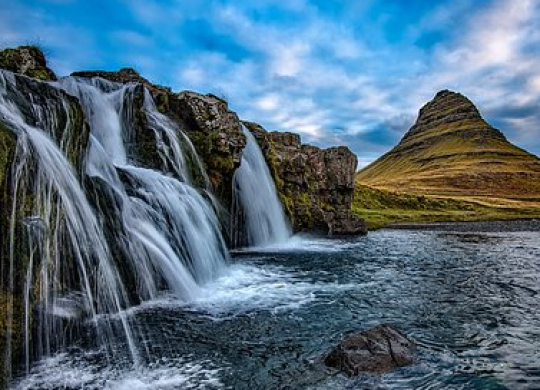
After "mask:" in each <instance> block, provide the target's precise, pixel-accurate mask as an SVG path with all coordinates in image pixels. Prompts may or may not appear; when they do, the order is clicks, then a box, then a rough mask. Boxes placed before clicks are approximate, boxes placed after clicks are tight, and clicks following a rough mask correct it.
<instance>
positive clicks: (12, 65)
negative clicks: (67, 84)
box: [0, 46, 56, 81]
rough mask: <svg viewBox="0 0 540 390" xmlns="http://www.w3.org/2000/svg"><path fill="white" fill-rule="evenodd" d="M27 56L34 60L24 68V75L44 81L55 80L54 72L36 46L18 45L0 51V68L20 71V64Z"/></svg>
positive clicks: (26, 59) (27, 58)
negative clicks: (32, 64)
mask: <svg viewBox="0 0 540 390" xmlns="http://www.w3.org/2000/svg"><path fill="white" fill-rule="evenodd" d="M29 58H30V59H32V60H33V61H35V64H34V65H35V66H32V67H29V68H28V69H25V70H24V74H25V75H26V76H28V77H33V78H36V79H39V80H44V81H49V80H56V76H55V74H54V73H53V72H52V71H51V70H50V69H49V68H47V66H46V60H45V56H44V55H43V52H42V51H41V49H40V48H39V47H37V46H20V47H17V48H15V49H4V50H2V51H0V68H3V69H6V70H9V71H11V72H15V73H17V72H20V71H22V69H21V66H22V64H24V63H25V62H27V61H28V60H29Z"/></svg>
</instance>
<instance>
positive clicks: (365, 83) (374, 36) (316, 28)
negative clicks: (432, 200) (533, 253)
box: [0, 0, 540, 161]
mask: <svg viewBox="0 0 540 390" xmlns="http://www.w3.org/2000/svg"><path fill="white" fill-rule="evenodd" d="M53 1H54V0H53ZM60 1H62V0H60ZM4 3H5V4H4ZM4 3H3V6H2V9H0V36H1V37H2V38H1V41H0V44H3V45H5V46H7V45H15V44H21V43H25V41H26V40H32V38H33V37H36V36H39V37H42V39H43V41H45V43H46V46H47V47H50V51H51V56H50V58H51V64H52V66H53V67H54V68H55V70H56V71H58V73H60V74H65V73H68V72H71V71H73V70H76V69H84V68H95V67H101V68H107V69H115V68H118V67H120V66H132V67H135V68H137V69H139V70H140V71H141V72H142V73H143V74H144V75H145V76H146V77H148V78H149V79H151V80H153V81H154V82H156V83H160V84H164V85H170V86H172V87H173V89H175V90H182V89H192V90H196V91H199V92H202V93H209V92H212V93H215V94H217V95H220V96H224V97H226V98H227V99H228V100H229V103H230V107H231V108H232V109H234V110H236V111H237V112H238V113H239V115H240V116H241V117H242V118H243V119H246V120H252V121H257V122H260V123H261V124H262V125H263V126H265V127H266V128H267V129H269V130H281V131H294V132H299V133H301V134H302V135H303V139H304V140H305V141H306V142H310V143H315V144H317V145H321V146H330V145H331V144H333V143H336V144H346V145H349V146H350V147H351V148H352V149H353V151H355V152H356V153H357V154H358V155H359V156H360V160H361V161H366V160H372V159H374V158H375V156H377V155H380V154H382V153H384V152H385V151H386V150H388V149H390V148H391V147H392V146H393V145H394V144H395V143H396V142H397V141H398V140H399V139H400V137H401V136H402V135H403V133H404V132H405V131H406V129H407V128H408V126H410V124H412V122H413V121H414V118H415V117H416V115H417V112H418V109H419V108H420V107H421V106H422V105H423V104H425V103H426V102H427V101H428V100H430V99H431V98H432V97H433V96H434V95H435V93H436V92H437V91H438V90H440V89H444V88H450V89H454V90H457V91H460V92H462V93H464V94H466V95H467V96H469V97H470V98H471V99H472V100H473V101H474V102H475V103H477V104H478V106H479V108H480V109H481V111H482V112H483V114H484V116H485V117H486V119H488V120H489V121H492V122H493V123H494V124H495V125H496V126H498V127H500V128H501V130H503V131H505V133H507V135H508V137H509V138H510V140H512V141H515V142H517V143H518V144H519V145H520V146H524V147H526V148H528V149H531V150H532V151H534V152H536V153H538V152H540V113H539V112H538V110H537V107H540V66H539V64H540V50H539V49H538V48H539V47H540V30H538V28H537V27H536V26H537V25H538V23H539V22H540V20H539V19H540V10H539V8H540V4H538V2H536V1H535V0H478V1H475V2H471V1H467V0H454V1H449V0H443V1H440V2H437V3H436V4H432V3H429V2H425V1H420V0H412V1H410V2H406V3H405V2H402V1H399V0H383V1H375V0H364V1H358V2H352V1H345V0H337V1H334V2H328V1H320V0H291V1H287V2H284V1H278V0H261V1H258V2H250V1H241V0H239V1H235V2H232V1H228V0H193V1H184V0H144V1H143V0H129V1H128V0H122V1H121V2H113V3H107V6H99V4H98V3H97V2H96V3H88V2H79V1H72V2H67V3H65V4H52V3H47V2H41V3H40V4H39V5H36V4H35V2H32V1H31V0H17V1H15V0H6V1H5V2H4ZM98 7H99V8H100V9H99V10H98V9H97V8H98ZM98 11H99V12H98ZM86 16H88V17H86ZM98 16H99V17H98ZM104 20H112V21H114V23H104ZM67 37H69V38H67ZM537 140H539V141H537ZM366 156H367V157H366Z"/></svg>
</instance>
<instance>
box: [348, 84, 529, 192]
mask: <svg viewBox="0 0 540 390" xmlns="http://www.w3.org/2000/svg"><path fill="white" fill-rule="evenodd" d="M539 179H540V160H539V159H538V158H537V157H536V156H534V155H532V154H530V153H527V152H526V151H524V150H522V149H520V148H518V147H516V146H515V145H513V144H511V143H510V142H509V141H508V140H507V139H506V137H505V136H504V135H503V133H501V132H500V131H499V130H497V129H495V128H493V127H492V126H491V125H490V124H489V123H487V122H486V121H485V120H484V119H483V118H482V116H481V114H480V112H479V111H478V109H477V108H476V106H475V105H474V104H473V103H472V102H471V101H470V100H469V99H468V98H466V97H465V96H463V95H461V94H459V93H455V92H452V91H448V90H444V91H441V92H439V93H437V95H436V96H435V97H434V99H433V100H432V101H430V102H428V103H427V104H426V105H425V106H424V107H422V109H421V110H420V112H419V115H418V119H417V121H416V123H415V124H414V125H413V126H412V127H411V129H410V130H409V131H408V132H407V133H406V134H405V135H404V137H403V138H402V140H401V141H400V142H399V144H398V145H397V146H396V147H394V148H393V149H392V150H391V151H389V152H388V153H386V154H385V155H383V156H382V157H381V158H379V159H378V160H377V161H375V162H374V163H372V164H371V165H369V166H368V167H366V168H364V169H363V170H361V171H360V172H359V173H358V175H357V181H358V183H360V184H366V185H370V186H373V187H379V188H384V189H389V190H397V191H402V192H411V193H421V194H433V195H463V196H486V197H493V196H495V197H505V196H513V197H516V196H524V197H527V196H528V197H530V196H538V195H540V184H539V183H540V180H539Z"/></svg>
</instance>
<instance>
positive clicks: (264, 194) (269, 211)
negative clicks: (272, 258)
mask: <svg viewBox="0 0 540 390" xmlns="http://www.w3.org/2000/svg"><path fill="white" fill-rule="evenodd" d="M242 128H243V131H244V134H245V136H246V141H247V142H246V147H245V149H244V152H243V154H242V160H241V163H240V167H239V168H238V169H237V170H236V172H235V174H234V192H235V198H236V199H235V201H236V203H237V206H239V207H236V208H237V209H241V210H242V211H243V216H244V218H245V230H246V238H247V240H246V241H247V243H248V245H250V246H265V245H271V244H276V243H280V242H285V241H287V240H288V239H289V238H290V237H291V228H290V226H289V223H288V222H287V218H286V217H285V213H284V211H283V206H282V205H281V202H280V200H279V197H278V195H277V192H276V186H275V184H274V181H273V179H272V176H271V174H270V171H269V169H268V165H267V164H266V161H265V159H264V156H263V154H262V152H261V149H260V148H259V145H258V144H257V141H256V140H255V137H254V136H253V134H251V132H250V131H249V130H248V129H246V128H245V126H243V127H242Z"/></svg>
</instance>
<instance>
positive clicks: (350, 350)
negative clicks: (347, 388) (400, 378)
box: [324, 325, 416, 376]
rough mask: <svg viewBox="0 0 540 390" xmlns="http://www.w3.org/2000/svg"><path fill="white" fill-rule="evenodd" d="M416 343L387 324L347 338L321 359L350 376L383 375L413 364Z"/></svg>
mask: <svg viewBox="0 0 540 390" xmlns="http://www.w3.org/2000/svg"><path fill="white" fill-rule="evenodd" d="M415 349H416V348H415V344H414V343H413V342H412V341H411V340H409V339H407V337H405V336H404V335H403V334H401V333H400V332H398V331H397V330H396V329H394V328H392V327H391V326H389V325H379V326H376V327H374V328H371V329H368V330H365V331H362V332H360V333H355V334H352V335H349V336H347V337H346V338H345V339H344V340H343V341H342V342H341V343H340V344H339V345H338V346H337V347H336V348H334V349H333V350H332V351H331V352H330V353H329V354H328V355H327V356H326V357H325V359H324V363H325V364H326V365H327V366H328V367H331V368H335V369H336V370H340V371H343V372H344V373H346V374H347V375H349V376H353V375H358V374H360V373H372V374H382V373H385V372H388V371H391V370H394V369H396V368H399V367H404V366H407V365H410V364H412V363H413V362H414V354H415Z"/></svg>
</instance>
